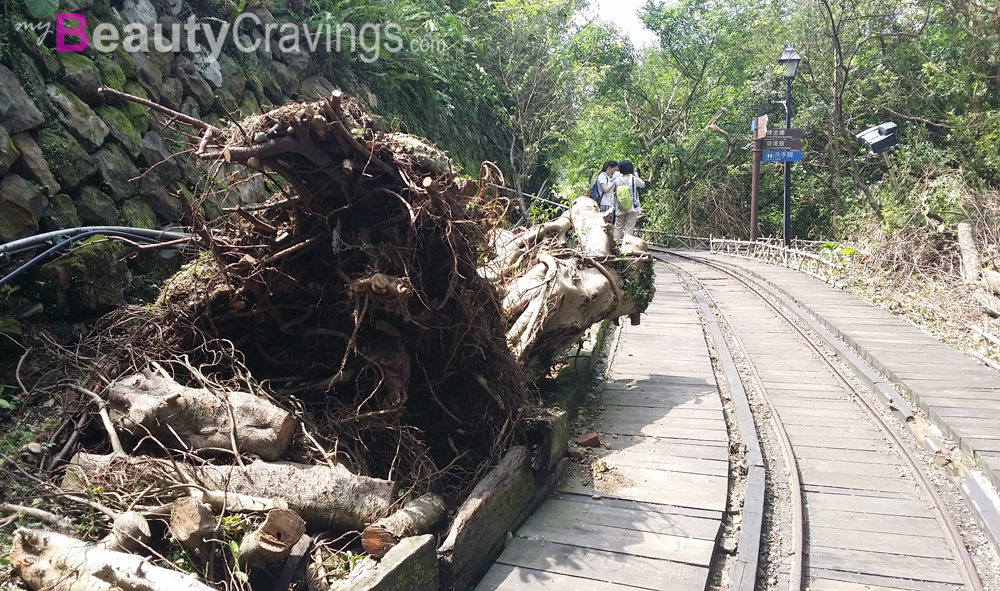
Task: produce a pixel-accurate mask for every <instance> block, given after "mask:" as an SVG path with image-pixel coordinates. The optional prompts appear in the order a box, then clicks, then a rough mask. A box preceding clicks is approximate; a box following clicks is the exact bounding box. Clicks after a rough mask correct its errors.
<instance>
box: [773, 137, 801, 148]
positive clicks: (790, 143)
mask: <svg viewBox="0 0 1000 591" xmlns="http://www.w3.org/2000/svg"><path fill="white" fill-rule="evenodd" d="M764 149H765V150H801V149H802V140H798V139H795V138H791V137H787V136H780V137H775V136H773V135H769V136H767V137H766V138H764Z"/></svg>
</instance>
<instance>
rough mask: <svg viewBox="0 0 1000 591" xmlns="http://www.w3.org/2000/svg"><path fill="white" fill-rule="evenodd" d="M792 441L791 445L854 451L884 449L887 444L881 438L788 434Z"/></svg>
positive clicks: (796, 447)
mask: <svg viewBox="0 0 1000 591" xmlns="http://www.w3.org/2000/svg"><path fill="white" fill-rule="evenodd" d="M788 439H789V441H791V442H792V447H793V448H794V449H796V450H797V449H798V448H800V447H818V448H823V449H838V450H856V451H878V450H883V449H886V448H887V446H888V444H887V443H886V442H885V441H884V440H883V439H881V438H879V439H875V438H871V439H861V438H860V437H853V438H843V437H826V436H823V437H809V436H808V435H792V434H789V436H788Z"/></svg>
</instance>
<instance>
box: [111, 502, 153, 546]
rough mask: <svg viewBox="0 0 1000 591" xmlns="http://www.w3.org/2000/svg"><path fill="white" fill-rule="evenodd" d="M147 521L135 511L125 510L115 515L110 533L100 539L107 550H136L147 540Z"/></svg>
mask: <svg viewBox="0 0 1000 591" xmlns="http://www.w3.org/2000/svg"><path fill="white" fill-rule="evenodd" d="M149 537H150V531H149V522H148V521H146V518H145V517H143V516H142V515H141V514H139V513H136V512H135V511H126V512H124V513H121V514H119V515H118V516H117V517H115V520H114V522H112V524H111V533H109V534H108V535H107V537H106V538H104V539H103V540H101V544H102V545H103V546H104V547H105V548H107V549H108V550H114V551H117V552H136V551H138V550H139V549H140V548H142V547H143V546H145V545H146V544H147V543H148V542H149Z"/></svg>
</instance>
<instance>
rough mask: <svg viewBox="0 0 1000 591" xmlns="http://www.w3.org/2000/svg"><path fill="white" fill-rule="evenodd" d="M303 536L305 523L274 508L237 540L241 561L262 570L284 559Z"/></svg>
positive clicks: (293, 514)
mask: <svg viewBox="0 0 1000 591" xmlns="http://www.w3.org/2000/svg"><path fill="white" fill-rule="evenodd" d="M305 533H306V522H305V521H302V518H301V517H299V515H298V513H296V512H295V511H292V510H290V509H273V510H271V511H269V512H268V513H267V518H265V519H264V523H263V524H262V525H261V526H260V527H259V528H257V529H256V530H254V531H252V532H250V533H248V534H247V535H246V536H244V537H243V540H241V541H240V562H241V563H242V564H245V565H249V566H257V567H263V566H267V565H269V564H274V563H276V562H278V561H279V560H283V559H284V558H285V557H286V556H288V554H289V553H290V552H291V551H292V547H293V546H294V545H295V544H296V543H297V542H298V541H299V538H301V537H302V535H303V534H305Z"/></svg>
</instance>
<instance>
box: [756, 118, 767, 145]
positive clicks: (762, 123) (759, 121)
mask: <svg viewBox="0 0 1000 591" xmlns="http://www.w3.org/2000/svg"><path fill="white" fill-rule="evenodd" d="M766 133H769V130H768V129H767V115H758V116H756V117H754V119H753V139H755V140H762V139H764V134H766Z"/></svg>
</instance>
